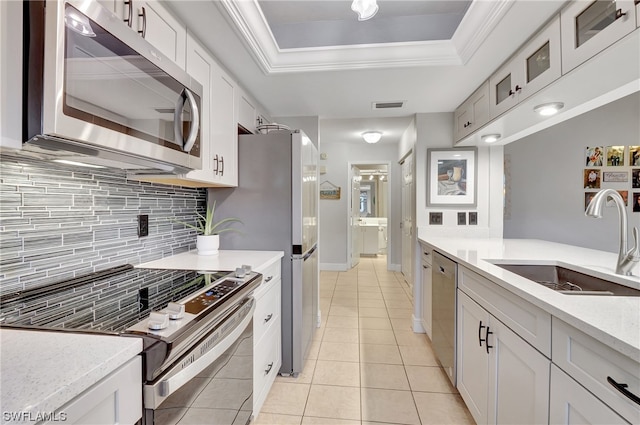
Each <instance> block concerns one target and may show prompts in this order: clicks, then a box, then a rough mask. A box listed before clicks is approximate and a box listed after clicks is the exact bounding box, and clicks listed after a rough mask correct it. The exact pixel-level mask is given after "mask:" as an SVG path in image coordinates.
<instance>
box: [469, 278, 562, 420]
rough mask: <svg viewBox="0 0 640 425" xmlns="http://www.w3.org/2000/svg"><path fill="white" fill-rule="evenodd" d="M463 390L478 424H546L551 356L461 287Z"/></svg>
mask: <svg viewBox="0 0 640 425" xmlns="http://www.w3.org/2000/svg"><path fill="white" fill-rule="evenodd" d="M457 338H458V356H457V369H458V370H457V376H458V382H457V386H458V390H459V391H460V395H461V396H462V398H463V399H464V401H465V403H466V404H467V407H468V408H469V411H470V412H471V414H472V416H473V418H474V419H475V421H476V422H477V423H478V424H487V423H490V424H515V423H531V424H533V423H535V424H540V423H547V420H548V414H549V367H550V363H551V362H550V360H549V359H548V358H546V357H545V356H543V355H542V354H541V353H540V352H538V351H537V350H536V349H535V348H533V347H532V346H531V345H529V344H528V343H527V342H526V341H525V340H523V339H522V338H520V337H519V336H518V335H516V334H515V333H514V332H513V331H512V330H511V329H509V328H508V327H507V326H506V325H504V324H503V323H502V322H500V321H499V320H498V319H496V318H495V317H494V316H492V315H491V314H490V313H489V312H488V311H487V310H485V309H484V308H483V307H481V306H480V305H479V304H478V303H476V302H475V301H474V300H473V299H471V298H470V297H469V296H468V295H467V294H465V293H464V292H463V291H460V290H458V336H457Z"/></svg>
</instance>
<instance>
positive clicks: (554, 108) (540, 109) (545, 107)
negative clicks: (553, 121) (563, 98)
mask: <svg viewBox="0 0 640 425" xmlns="http://www.w3.org/2000/svg"><path fill="white" fill-rule="evenodd" d="M563 107H564V103H562V102H551V103H543V104H542V105H538V106H535V107H534V108H533V111H534V112H537V113H539V114H540V115H542V116H543V117H548V116H551V115H555V114H557V113H558V111H559V110H560V109H562V108H563Z"/></svg>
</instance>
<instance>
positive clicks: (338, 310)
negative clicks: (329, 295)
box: [329, 305, 358, 317]
mask: <svg viewBox="0 0 640 425" xmlns="http://www.w3.org/2000/svg"><path fill="white" fill-rule="evenodd" d="M329 316H352V317H357V316H358V308H357V307H343V306H339V305H332V306H331V308H330V309H329Z"/></svg>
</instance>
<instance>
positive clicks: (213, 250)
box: [174, 201, 242, 255]
mask: <svg viewBox="0 0 640 425" xmlns="http://www.w3.org/2000/svg"><path fill="white" fill-rule="evenodd" d="M215 210H216V201H213V205H211V208H207V212H206V215H202V214H200V213H199V212H196V215H197V216H198V219H197V224H196V225H193V224H189V223H185V222H184V221H179V220H174V221H176V222H178V223H181V224H184V225H185V226H187V227H190V228H192V229H195V230H196V231H198V233H200V234H199V235H198V236H197V237H196V248H197V250H198V255H216V254H218V248H219V247H220V236H219V235H220V233H222V232H239V230H238V229H234V228H232V227H228V226H229V225H231V223H234V222H238V223H242V221H240V219H237V218H234V217H229V218H225V219H222V220H220V221H218V222H214V221H213V218H214V213H215Z"/></svg>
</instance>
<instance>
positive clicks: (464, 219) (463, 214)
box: [458, 212, 467, 226]
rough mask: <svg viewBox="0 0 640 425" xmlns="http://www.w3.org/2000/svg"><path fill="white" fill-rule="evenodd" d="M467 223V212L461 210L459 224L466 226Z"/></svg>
mask: <svg viewBox="0 0 640 425" xmlns="http://www.w3.org/2000/svg"><path fill="white" fill-rule="evenodd" d="M466 224H467V213H466V212H459V213H458V226H464V225H466Z"/></svg>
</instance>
